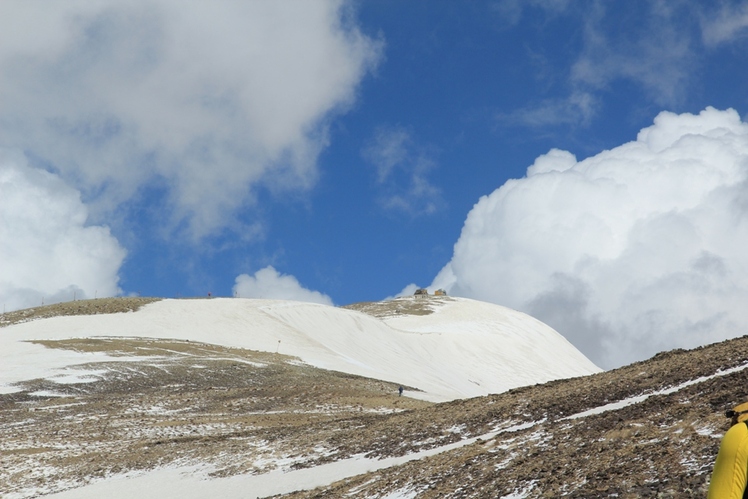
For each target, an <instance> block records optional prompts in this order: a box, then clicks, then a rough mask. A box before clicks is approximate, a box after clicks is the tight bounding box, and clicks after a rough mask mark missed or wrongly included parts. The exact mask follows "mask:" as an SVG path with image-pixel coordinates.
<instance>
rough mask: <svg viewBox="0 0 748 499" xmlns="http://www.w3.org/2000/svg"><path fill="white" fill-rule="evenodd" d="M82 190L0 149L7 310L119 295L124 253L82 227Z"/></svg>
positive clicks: (2, 284) (0, 234)
mask: <svg viewBox="0 0 748 499" xmlns="http://www.w3.org/2000/svg"><path fill="white" fill-rule="evenodd" d="M87 218H88V213H87V209H86V207H85V206H84V205H83V203H82V202H81V200H80V193H79V192H78V191H76V190H74V189H72V188H70V187H69V186H67V185H66V184H65V183H64V182H63V181H62V180H60V178H59V177H57V176H56V175H53V174H50V173H48V172H46V171H43V170H39V169H35V168H31V167H29V166H28V164H27V162H26V159H25V157H24V156H23V155H21V154H20V153H13V152H11V151H8V150H4V149H1V148H0V262H2V264H0V303H2V305H3V308H4V309H5V310H6V311H10V310H15V309H20V308H27V307H34V306H39V305H41V304H42V303H47V304H48V303H54V302H59V301H70V300H73V299H74V298H77V299H82V298H94V297H95V296H99V297H102V296H112V295H116V294H118V293H119V291H120V290H119V287H118V285H117V283H118V277H117V274H118V271H119V268H120V266H121V265H122V261H123V259H124V257H125V251H124V250H123V249H122V248H121V247H120V245H119V243H118V242H117V240H116V239H115V238H114V237H112V236H111V234H110V233H109V229H108V228H106V227H102V226H89V225H87Z"/></svg>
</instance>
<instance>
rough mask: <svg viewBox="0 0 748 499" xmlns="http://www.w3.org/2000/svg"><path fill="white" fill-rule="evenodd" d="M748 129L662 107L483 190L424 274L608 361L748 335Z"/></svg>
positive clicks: (723, 114)
mask: <svg viewBox="0 0 748 499" xmlns="http://www.w3.org/2000/svg"><path fill="white" fill-rule="evenodd" d="M747 174H748V124H747V123H745V122H743V121H741V118H740V116H739V115H738V114H737V113H736V112H735V111H734V110H727V111H720V110H716V109H713V108H707V109H706V110H704V111H703V112H701V113H700V114H698V115H691V114H682V115H676V114H672V113H669V112H663V113H661V114H660V115H658V116H657V117H656V119H655V120H654V124H653V125H652V126H650V127H648V128H645V129H643V130H641V132H640V133H639V135H638V137H637V138H636V140H635V141H633V142H629V143H627V144H623V145H621V146H619V147H616V148H614V149H611V150H608V151H604V152H601V153H600V154H598V155H596V156H593V157H590V158H587V159H584V160H582V161H578V160H577V159H576V158H575V157H574V156H573V155H572V154H571V153H569V152H566V151H560V150H552V151H550V152H549V153H548V154H545V155H543V156H541V157H539V158H537V160H536V161H535V163H534V164H533V165H532V166H530V167H529V168H528V169H527V174H526V176H525V177H524V178H521V179H516V180H510V181H508V182H506V183H505V184H504V185H503V186H501V187H500V188H498V189H497V190H495V191H494V192H493V193H491V194H490V195H488V196H484V197H483V198H481V199H480V200H479V202H478V203H477V204H476V205H475V206H474V208H473V209H472V211H471V212H470V213H469V215H468V217H467V220H466V221H465V225H464V227H463V230H462V233H461V235H460V238H459V240H458V241H457V243H456V244H455V247H454V255H453V258H452V260H451V261H450V262H449V264H448V265H447V266H446V267H445V268H444V269H443V270H442V271H441V273H440V274H439V275H438V276H437V277H436V279H435V280H434V282H433V286H434V287H443V288H447V289H448V290H449V291H450V292H451V293H453V294H457V295H463V296H469V297H474V298H479V299H483V300H488V301H492V302H496V303H499V304H503V305H507V306H510V307H513V308H516V309H519V310H523V311H526V312H528V313H530V314H532V315H534V316H536V317H538V318H539V319H541V320H544V321H545V322H547V323H548V324H550V325H551V326H553V327H555V328H556V329H557V330H559V332H561V333H562V334H564V335H565V336H566V337H567V338H568V339H569V340H570V341H572V342H573V343H574V344H575V345H576V346H577V347H578V348H580V350H582V351H583V352H584V353H585V354H587V355H588V356H589V357H590V358H591V359H592V360H593V361H595V362H597V363H598V364H600V365H601V366H603V367H613V366H618V365H622V364H624V363H628V362H631V361H634V360H639V359H642V358H645V357H648V356H650V355H652V354H654V353H656V352H657V351H661V350H665V349H671V348H675V347H691V346H696V345H700V344H704V343H708V342H711V341H716V340H720V339H724V338H728V337H734V336H737V335H742V334H746V333H748V307H746V306H745V303H747V302H748V252H747V251H746V248H748V201H747V200H746V199H748V197H747V196H746V195H747V194H748V181H747V178H748V177H747Z"/></svg>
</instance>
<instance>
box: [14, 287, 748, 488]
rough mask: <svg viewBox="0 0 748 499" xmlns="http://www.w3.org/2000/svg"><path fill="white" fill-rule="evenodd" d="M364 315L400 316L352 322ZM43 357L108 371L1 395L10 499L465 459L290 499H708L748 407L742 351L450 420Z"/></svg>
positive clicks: (674, 354) (338, 391)
mask: <svg viewBox="0 0 748 499" xmlns="http://www.w3.org/2000/svg"><path fill="white" fill-rule="evenodd" d="M121 300H124V299H121ZM128 300H130V299H128ZM115 302H116V300H115ZM73 303H74V304H75V303H76V302H73ZM103 303H104V302H101V305H102V306H103ZM79 305H82V303H79ZM79 305H67V306H68V307H73V306H79ZM135 305H137V303H135V302H133V303H128V304H125V302H122V303H120V304H119V305H111V304H110V305H107V307H110V308H108V310H109V311H115V309H118V308H119V310H120V311H127V310H130V309H132V308H131V307H132V306H135ZM58 307H60V308H61V309H63V312H60V313H65V312H64V310H67V309H66V308H65V306H63V305H59V306H58ZM111 307H114V308H111ZM366 308H369V309H373V310H378V312H376V313H377V314H382V313H390V312H391V311H386V310H385V311H382V310H381V306H380V305H366V306H363V305H360V306H358V309H359V310H361V309H364V310H365V309H366ZM32 310H33V309H32ZM97 310H99V309H98V308H97V307H96V306H94V305H93V304H92V305H91V307H90V310H88V311H87V312H85V313H97ZM48 313H52V312H49V311H43V312H40V311H36V312H33V313H32V312H27V315H25V316H23V315H22V314H21V315H19V316H18V317H22V318H21V319H13V318H8V317H7V315H8V314H6V316H4V317H3V321H5V323H6V324H7V323H10V322H12V321H14V320H30V317H31V316H39V317H42V316H46V315H45V314H48ZM78 313H81V312H78ZM416 313H418V312H416ZM425 313H428V312H425ZM0 334H2V329H0ZM43 344H44V345H45V346H46V347H48V348H63V349H73V350H79V351H89V352H93V351H95V352H105V353H107V354H108V355H109V356H110V357H112V358H113V360H111V361H107V362H99V363H96V364H92V365H88V366H86V368H87V369H88V370H89V371H91V372H94V373H96V374H95V377H94V378H92V379H86V380H84V381H85V382H79V383H68V384H59V383H53V382H51V381H46V380H34V381H29V382H27V383H24V384H23V386H22V391H20V392H17V393H13V394H5V395H0V491H4V492H3V493H4V494H8V497H36V496H39V495H43V494H45V493H49V492H54V491H58V490H64V489H68V488H71V487H75V486H79V485H82V484H85V483H87V482H90V481H93V480H97V479H101V478H103V477H107V476H111V475H114V474H118V473H123V472H127V471H142V470H149V469H153V468H156V467H159V466H163V465H166V464H169V463H177V464H191V463H210V464H212V465H214V467H215V472H214V474H215V476H227V475H232V474H238V473H261V472H264V471H268V470H269V469H271V468H272V467H274V466H277V465H278V463H281V464H282V465H283V466H285V467H287V468H289V469H293V468H304V467H312V466H315V465H318V464H322V463H327V462H331V461H336V460H341V459H345V458H348V457H352V456H357V455H362V454H363V455H366V456H368V457H372V458H385V457H395V456H406V455H408V454H411V453H414V452H419V451H424V450H428V449H432V450H434V451H435V452H437V451H439V450H440V448H441V447H443V446H446V445H447V444H459V443H461V442H462V443H464V445H457V446H455V448H451V449H448V450H446V448H445V450H443V451H442V452H438V453H435V455H432V456H430V457H423V458H420V459H416V460H412V461H410V462H407V463H404V464H400V465H397V466H392V467H389V468H386V469H381V470H379V471H376V472H372V473H369V474H365V475H359V476H355V477H352V478H348V479H345V480H341V481H339V482H336V483H333V484H331V485H329V486H326V487H324V488H320V489H316V490H311V491H300V492H296V493H294V494H286V495H285V496H283V497H289V498H301V497H304V498H311V497H332V498H337V497H340V498H342V497H362V498H364V497H367V498H375V497H387V495H388V494H389V495H392V496H395V495H396V494H399V495H400V496H402V497H423V498H431V497H434V498H436V497H460V498H462V497H476V498H482V497H507V498H509V497H512V498H518V497H619V498H634V497H663V498H664V497H673V498H679V497H705V495H706V489H707V487H708V480H709V475H710V473H711V469H712V466H713V462H714V459H715V456H716V453H717V450H718V447H719V442H720V440H719V438H720V437H721V435H722V434H723V432H724V431H725V430H726V426H725V425H726V420H725V418H724V416H723V412H724V410H725V409H728V408H730V407H731V406H732V405H733V404H736V403H738V402H742V401H744V400H746V399H748V393H747V392H748V390H747V389H746V388H745V387H746V386H748V383H746V381H748V370H747V369H742V367H744V366H748V337H743V338H738V339H734V340H730V341H725V342H722V343H717V344H714V345H709V346H706V347H701V348H698V349H695V350H688V351H685V350H675V351H671V352H665V353H661V354H659V355H657V356H655V357H654V358H652V359H649V360H647V361H644V362H638V363H635V364H632V365H629V366H626V367H622V368H620V369H616V370H611V371H608V372H603V373H600V374H596V375H593V376H587V377H582V378H574V379H568V380H559V381H554V382H550V383H545V384H542V385H535V386H529V387H523V388H518V389H514V390H511V391H509V392H506V393H502V394H496V395H490V396H486V397H478V398H474V399H469V400H456V401H452V402H448V403H442V404H429V403H426V402H422V401H418V400H415V399H412V398H410V397H407V396H405V397H398V396H397V385H393V384H390V383H385V382H381V381H377V380H371V379H366V378H361V377H356V376H351V375H347V374H343V373H336V372H331V371H324V370H320V369H315V368H312V367H310V366H307V365H304V364H303V363H300V362H299V361H298V360H297V359H294V358H291V357H286V356H283V355H278V354H272V353H260V352H252V351H246V350H240V349H229V348H224V347H219V346H215V345H205V344H198V343H194V342H187V341H173V340H147V339H133V338H106V339H96V338H93V339H77V340H65V341H45V342H44V343H43ZM134 354H135V355H137V356H138V360H135V361H134V360H128V361H127V362H118V361H116V357H117V356H129V357H132V356H133V355H134ZM407 394H408V391H406V395H407ZM601 408H602V409H601ZM585 411H590V412H589V413H585ZM11 494H12V495H11ZM3 497H5V496H3Z"/></svg>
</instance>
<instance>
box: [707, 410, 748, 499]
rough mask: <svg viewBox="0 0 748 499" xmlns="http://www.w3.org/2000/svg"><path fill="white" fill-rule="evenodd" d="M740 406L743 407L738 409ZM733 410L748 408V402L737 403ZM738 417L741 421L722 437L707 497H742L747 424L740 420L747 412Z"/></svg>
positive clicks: (746, 469)
mask: <svg viewBox="0 0 748 499" xmlns="http://www.w3.org/2000/svg"><path fill="white" fill-rule="evenodd" d="M741 407H742V408H743V409H740V408H741ZM735 410H736V412H741V411H742V410H748V404H742V405H739V406H738V407H736V408H735ZM741 417H742V419H740V418H741ZM738 419H739V420H740V421H741V422H740V423H738V424H735V425H733V426H732V428H730V429H729V430H727V433H725V436H724V437H723V438H722V443H721V444H720V446H719V454H717V462H716V463H714V472H713V473H712V481H711V482H710V484H709V495H708V496H707V499H741V498H742V497H743V492H744V491H745V485H746V482H747V481H748V426H746V424H745V423H744V422H742V421H744V420H746V419H748V413H747V414H741V415H739V416H738Z"/></svg>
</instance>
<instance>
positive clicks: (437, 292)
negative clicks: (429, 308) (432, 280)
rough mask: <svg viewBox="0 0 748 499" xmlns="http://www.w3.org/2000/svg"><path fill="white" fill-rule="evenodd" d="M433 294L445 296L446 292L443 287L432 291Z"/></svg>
mask: <svg viewBox="0 0 748 499" xmlns="http://www.w3.org/2000/svg"><path fill="white" fill-rule="evenodd" d="M434 296H447V292H446V291H444V290H443V289H437V290H436V291H434Z"/></svg>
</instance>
